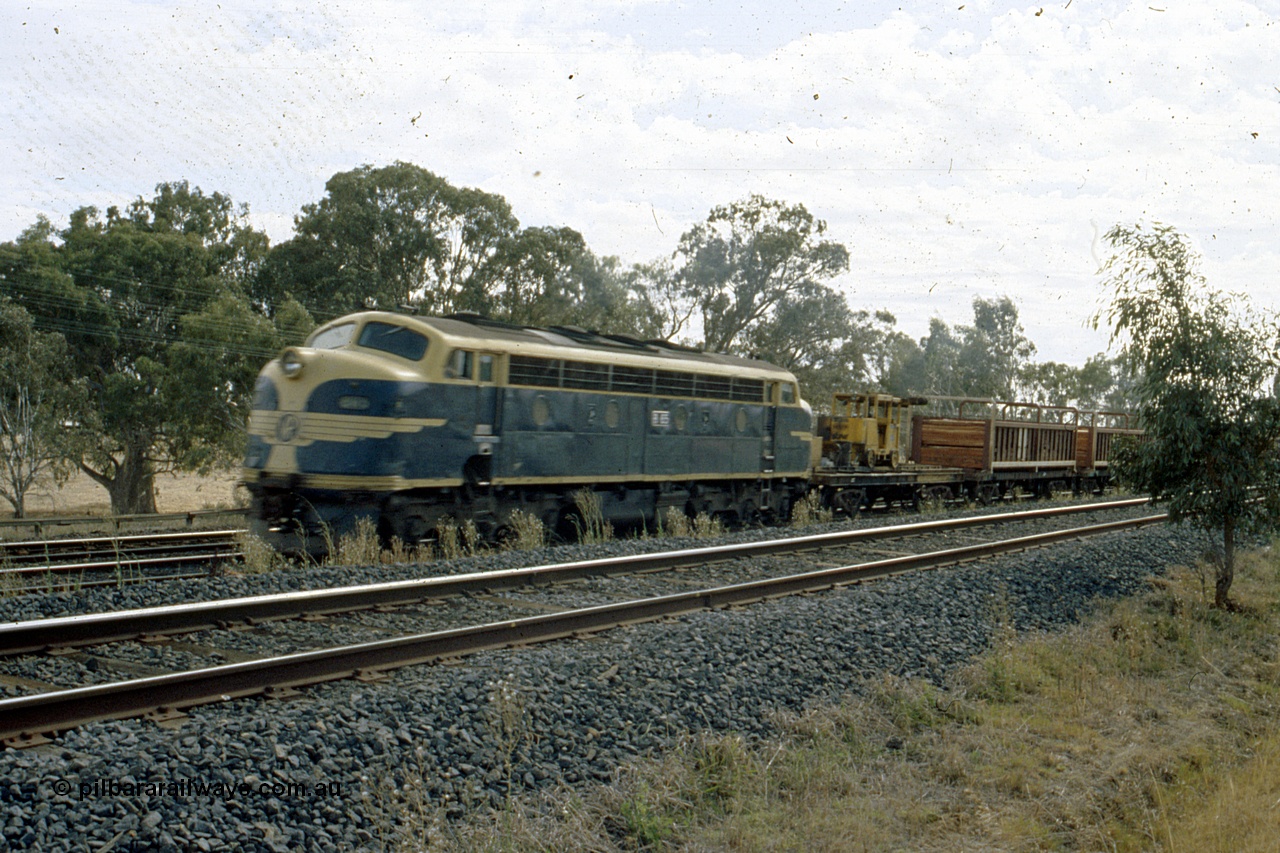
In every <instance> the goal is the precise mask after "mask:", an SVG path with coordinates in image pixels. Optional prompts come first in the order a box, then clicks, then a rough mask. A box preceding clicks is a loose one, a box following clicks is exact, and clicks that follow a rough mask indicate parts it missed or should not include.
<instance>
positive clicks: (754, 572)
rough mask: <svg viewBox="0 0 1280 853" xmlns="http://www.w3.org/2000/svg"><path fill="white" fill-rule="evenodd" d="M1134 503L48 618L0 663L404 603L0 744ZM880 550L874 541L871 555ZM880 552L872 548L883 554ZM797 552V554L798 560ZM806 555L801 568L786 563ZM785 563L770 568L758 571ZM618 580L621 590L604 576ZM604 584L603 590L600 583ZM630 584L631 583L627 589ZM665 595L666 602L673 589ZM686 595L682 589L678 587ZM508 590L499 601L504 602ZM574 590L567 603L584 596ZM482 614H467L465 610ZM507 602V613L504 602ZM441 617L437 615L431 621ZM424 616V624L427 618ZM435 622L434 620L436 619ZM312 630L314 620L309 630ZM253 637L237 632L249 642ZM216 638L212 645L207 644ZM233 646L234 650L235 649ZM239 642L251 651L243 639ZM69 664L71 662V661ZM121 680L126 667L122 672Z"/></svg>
mask: <svg viewBox="0 0 1280 853" xmlns="http://www.w3.org/2000/svg"><path fill="white" fill-rule="evenodd" d="M1141 503H1143V502H1142V501H1128V502H1116V503H1111V504H1093V505H1085V506H1072V507H1065V508H1056V509H1049V510H1033V511H1029V512H1019V513H1009V514H1003V515H1001V516H981V517H977V518H968V519H958V520H946V521H933V522H921V523H916V524H908V525H893V526H890V527H880V528H868V529H862V530H856V531H843V532H837V533H828V534H822V535H818V536H809V537H792V538H789V539H783V540H772V541H767V542H755V543H743V544H737V545H723V546H716V547H711V548H699V549H689V550H685V551H677V552H665V553H658V554H649V555H637V556H628V557H621V558H610V559H606V560H591V561H580V562H577V563H568V564H559V565H552V566H539V567H534V568H529V569H515V570H509V571H503V572H496V573H485V574H476V575H459V576H451V577H439V578H428V579H419V580H413V581H401V582H395V583H384V584H376V585H367V586H361V587H349V588H342V589H328V590H313V591H308V592H299V593H288V594H282V595H271V596H255V597H252V598H243V599H234V600H229V601H217V602H203V603H192V604H184V605H177V606H171V607H162V608H148V609H146V610H136V611H125V612H120V613H110V614H92V615H86V616H79V617H70V618H66V619H48V620H38V621H34V622H25V623H10V624H7V625H0V653H3V654H6V655H17V654H23V653H31V652H36V651H40V650H44V649H49V648H51V647H57V648H59V649H60V650H66V649H72V648H75V647H83V646H90V645H96V644H101V643H104V642H112V641H126V642H127V641H131V640H134V639H136V638H138V637H143V638H145V640H146V641H147V642H149V643H153V644H156V643H159V644H168V645H170V646H172V647H173V649H174V650H176V651H179V652H182V653H184V654H188V653H195V652H199V651H204V652H205V653H206V654H207V652H208V651H209V650H210V649H211V648H215V647H211V646H209V645H208V644H207V643H206V642H205V638H204V637H203V636H196V637H195V639H196V642H192V643H184V642H174V641H173V639H172V638H173V637H175V636H178V635H180V634H187V633H192V632H210V631H214V630H217V631H226V630H227V629H229V628H236V627H244V626H259V625H262V623H264V622H267V621H271V622H277V621H279V620H285V619H297V618H299V617H303V618H305V619H309V620H314V619H317V618H321V617H322V616H323V615H325V614H352V612H353V611H357V610H367V609H370V608H378V610H379V613H378V614H377V615H378V616H379V617H381V616H383V614H382V613H381V611H382V610H385V609H388V608H401V610H397V611H396V612H395V613H394V614H387V615H388V616H390V617H394V619H395V620H396V624H394V625H393V627H391V628H390V629H387V628H385V627H383V628H380V629H379V628H376V627H375V628H372V629H370V630H369V631H365V632H364V633H365V634H366V635H367V634H368V633H370V632H372V633H374V634H376V633H377V631H378V630H381V631H382V633H383V635H384V636H385V635H386V634H388V633H390V634H392V636H390V637H389V638H385V639H374V640H370V641H366V642H356V643H351V644H347V645H342V646H340V647H321V648H312V649H311V650H309V651H300V652H295V653H291V654H284V655H281V654H279V653H266V654H265V655H263V654H257V652H256V651H253V650H251V651H249V652H247V653H246V652H244V651H241V652H239V653H238V654H237V653H232V654H230V655H228V654H226V653H225V652H226V649H225V648H224V649H223V652H224V653H223V654H222V655H221V657H222V659H223V660H226V659H227V658H228V657H230V658H236V657H239V659H238V660H235V661H234V662H232V663H224V664H222V665H214V666H210V665H209V664H208V660H207V659H206V660H205V661H204V662H203V665H201V666H199V668H198V669H195V670H191V671H187V672H166V673H163V674H156V675H150V676H147V677H142V678H135V679H132V680H129V681H124V682H115V683H104V684H97V685H92V686H88V687H80V688H73V689H69V690H68V689H51V690H47V691H46V692H42V693H36V694H33V695H28V696H20V697H17V698H14V699H9V700H4V701H0V737H3V738H5V739H6V741H7V742H8V743H11V744H30V743H34V742H38V741H39V740H40V739H41V735H42V733H47V732H51V731H58V730H63V729H66V728H71V727H74V726H77V725H81V724H83V723H85V722H88V721H90V720H100V719H114V718H121V717H129V716H139V715H146V714H150V715H152V716H156V717H158V718H164V717H169V716H173V715H174V714H176V713H178V709H181V708H185V707H190V706H193V705H199V704H204V703H207V702H212V701H220V700H224V699H229V698H232V697H239V696H248V695H255V694H271V693H278V692H281V691H287V690H290V689H292V688H295V687H298V686H301V685H306V684H315V683H319V682H323V681H329V680H334V679H341V678H348V677H352V676H355V677H360V678H366V679H375V678H378V677H380V675H381V673H382V672H384V671H386V670H388V669H393V668H396V667H401V666H407V665H410V664H413V663H421V662H431V661H438V660H442V659H445V658H449V657H456V656H460V655H465V654H470V653H473V652H475V651H480V650H483V649H493V648H500V647H505V646H512V645H521V644H526V643H534V642H543V641H546V640H551V639H556V638H561V637H568V636H576V635H581V634H583V633H591V632H597V631H602V630H606V629H608V628H611V627H615V626H618V625H626V624H634V623H637V622H644V621H653V620H657V619H663V618H669V617H672V616H676V615H679V614H682V613H688V612H691V611H693V610H700V609H708V608H720V607H736V606H742V605H746V604H750V603H752V602H757V601H761V600H765V599H769V598H775V597H780V596H785V595H793V594H797V593H805V592H816V591H820V590H824V589H830V588H832V587H837V586H842V585H847V584H851V583H858V582H860V581H864V580H868V579H871V578H875V577H881V576H885V575H888V574H896V573H901V572H907V571H915V570H921V569H928V568H936V567H939V566H944V565H950V564H955V563H958V562H965V561H971V560H978V559H982V558H984V557H989V556H992V555H995V554H1001V553H1008V552H1010V551H1017V550H1026V549H1029V548H1036V547H1044V546H1046V545H1050V544H1053V543H1055V542H1061V541H1064V540H1067V539H1077V538H1081V537H1084V536H1090V535H1099V534H1102V533H1109V532H1116V531H1120V530H1126V529H1133V528H1136V527H1141V526H1146V525H1150V524H1154V523H1158V522H1160V521H1162V520H1163V519H1164V516H1161V515H1153V516H1144V517H1140V518H1136V519H1135V518H1130V519H1125V520H1122V521H1118V522H1108V523H1106V524H1102V525H1092V526H1089V527H1068V528H1067V529H1056V530H1049V531H1045V532H1040V533H1034V534H1031V535H1027V536H1019V537H1015V538H1012V539H1003V540H998V541H995V542H980V543H977V544H966V545H960V546H959V547H947V548H942V549H937V550H930V551H926V552H925V553H918V554H910V553H899V554H894V555H891V556H882V558H881V559H872V560H867V559H865V557H866V556H867V554H866V553H865V549H867V548H868V546H872V543H879V544H881V545H882V544H883V543H885V542H886V540H893V539H903V538H904V537H908V536H930V535H936V534H942V533H945V534H947V535H952V536H953V535H955V534H956V533H957V532H959V531H970V532H972V531H977V530H980V529H982V528H984V527H991V526H994V525H998V524H1008V523H1011V522H1028V523H1030V522H1045V521H1052V522H1054V523H1061V522H1062V521H1064V520H1067V519H1070V518H1071V516H1074V515H1077V514H1080V513H1086V512H1097V511H1099V510H1100V509H1133V508H1135V507H1137V506H1139V505H1140V504H1141ZM854 547H857V548H862V549H864V553H863V554H862V557H863V559H858V560H855V561H849V560H848V556H849V555H848V554H846V553H842V552H847V551H848V549H850V548H854ZM873 547H878V546H873ZM881 550H883V549H882V548H881ZM797 554H804V555H809V556H806V557H796V556H795V555H797ZM797 559H800V560H805V561H807V562H805V563H804V564H803V565H797V564H796V563H795V562H794V561H795V560H797ZM777 560H784V561H791V562H788V563H787V565H785V566H783V567H782V570H781V571H779V567H778V566H776V565H773V564H771V561H777ZM707 566H711V567H713V568H712V569H710V570H707V569H704V568H699V571H710V576H709V577H706V578H704V577H699V578H696V579H693V578H689V577H686V576H685V573H688V572H691V571H692V570H693V569H694V568H695V567H707ZM659 574H661V576H662V578H663V579H664V580H663V582H664V583H667V584H668V588H667V590H666V591H665V592H664V591H662V590H655V589H653V588H652V584H651V582H652V581H653V579H655V578H657V577H658V576H659ZM619 575H625V576H627V578H629V580H627V581H626V582H625V583H623V582H622V581H620V580H617V579H616V577H615V576H619ZM636 576H641V577H643V578H644V579H645V582H646V583H650V586H649V588H648V592H649V593H650V594H647V595H642V596H641V597H635V593H634V590H635V588H636V587H637V583H636ZM611 577H614V580H609V578H611ZM584 578H599V579H602V580H601V581H600V586H599V588H598V589H597V588H593V595H595V596H596V597H598V598H599V599H600V600H601V601H600V603H598V604H594V605H592V606H587V607H582V606H565V605H564V604H563V603H557V601H556V600H555V590H554V589H552V588H550V587H551V585H553V584H555V585H562V584H569V583H574V582H580V581H581V580H582V579H584ZM639 586H643V584H639ZM671 587H675V588H676V590H677V591H674V592H673V591H671ZM682 587H683V588H682ZM516 590H521V591H522V593H521V595H520V596H519V597H518V598H516V599H510V598H509V597H508V596H507V594H508V593H510V592H512V591H516ZM580 593H581V590H579V595H578V596H577V597H578V598H579V599H581V594H580ZM447 601H458V602H461V606H460V607H459V608H458V609H460V610H462V611H463V626H462V627H458V626H456V625H455V626H450V627H439V624H437V625H436V627H435V628H434V629H432V630H426V631H423V630H421V629H419V630H416V631H415V630H412V628H411V627H410V626H411V624H413V623H414V622H416V621H420V620H416V619H415V618H414V617H415V616H416V615H420V613H417V612H411V613H409V614H405V613H404V612H403V609H404V608H409V609H410V610H411V611H422V608H423V606H424V604H425V605H426V610H425V611H422V612H426V613H434V612H435V611H439V610H441V608H440V607H439V606H438V605H442V604H444V603H445V602H447ZM477 606H478V607H479V609H481V610H484V609H485V608H489V610H488V611H487V614H488V617H489V618H483V615H484V614H481V615H480V617H479V618H478V617H477V614H476V613H475V610H476V609H477ZM503 606H506V607H507V609H506V610H505V611H503V610H502V607H503ZM522 608H523V609H524V610H526V611H527V610H528V609H535V610H537V609H542V610H544V611H548V612H543V613H541V614H540V615H536V616H514V617H513V614H512V612H511V610H512V609H515V610H517V611H518V610H520V609H522ZM437 615H438V614H437ZM427 621H431V620H427ZM436 621H437V623H439V619H438V618H437V619H436ZM303 624H304V625H306V626H308V627H310V626H312V625H313V623H310V622H306V623H303ZM362 627H363V628H368V626H367V625H364V624H363V623H362V622H361V621H360V620H359V619H358V618H356V616H352V615H348V616H346V617H342V618H341V622H339V623H338V624H337V625H336V626H335V628H334V629H330V630H329V637H330V639H329V640H327V641H325V640H323V639H322V641H321V642H322V643H323V642H330V643H331V642H332V639H331V637H332V633H334V632H335V631H336V630H341V631H342V632H343V633H344V634H346V635H348V636H359V635H360V634H361V633H362V632H361V631H360V630H356V629H358V628H362ZM251 634H252V632H249V633H246V632H243V631H241V632H239V636H241V637H242V638H245V639H249V638H250V635H251ZM218 636H223V635H221V634H220V635H218ZM233 645H234V644H233ZM249 645H250V646H252V643H250V644H249ZM71 654H72V655H75V654H78V653H76V652H72V653H71ZM125 669H126V670H127V669H128V667H127V666H126V667H125Z"/></svg>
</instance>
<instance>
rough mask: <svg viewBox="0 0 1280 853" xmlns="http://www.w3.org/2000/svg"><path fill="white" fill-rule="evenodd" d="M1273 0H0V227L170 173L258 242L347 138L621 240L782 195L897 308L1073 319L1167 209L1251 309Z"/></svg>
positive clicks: (1276, 61) (1070, 335) (1081, 326)
mask: <svg viewBox="0 0 1280 853" xmlns="http://www.w3.org/2000/svg"><path fill="white" fill-rule="evenodd" d="M1278 22H1280V0H1275V2H1254V3H1248V2H1203V3H1202V2H1176V0H1148V2H1137V3H1128V2H1112V0H1101V2H1093V0H1065V2H1056V3H1055V4H1054V5H1051V6H1050V5H1045V6H1040V5H1037V4H1032V5H1020V4H1008V3H1000V2H995V0H976V2H975V0H950V2H947V3H941V4H939V3H932V2H929V3H919V4H899V3H893V2H882V0H855V2H849V3H840V2H807V0H799V2H791V3H778V2H776V1H775V0H748V2H722V0H705V1H704V2H698V3H694V2H681V0H599V1H598V2H587V0H557V2H554V3H552V2H522V1H521V0H493V1H492V2H475V0H470V1H469V2H451V0H433V2H389V0H369V2H326V0H298V2H289V1H288V0H283V1H282V0H252V2H246V0H222V2H212V0H200V2H194V1H193V0H187V2H160V1H159V0H154V2H147V0H111V2H107V0H86V2H43V0H35V2H23V0H5V2H4V3H3V7H2V8H0V93H2V94H3V97H0V139H2V140H3V149H2V150H3V151H5V152H7V157H6V158H5V159H6V160H7V161H8V165H7V166H4V167H0V241H7V240H12V239H14V238H16V237H17V236H18V235H19V234H20V233H21V232H22V231H23V229H25V228H26V227H28V226H29V225H31V224H32V223H33V222H35V220H36V217H37V216H39V215H44V216H46V217H48V218H50V219H51V220H52V221H53V222H54V224H55V225H58V226H59V227H61V226H64V225H65V224H66V220H67V217H68V215H69V214H70V213H71V211H73V210H75V209H76V208H79V207H82V206H85V205H93V206H96V207H98V208H99V209H105V208H107V207H109V206H110V205H126V204H128V203H129V202H131V201H132V200H134V199H136V198H138V197H139V196H143V197H147V198H150V197H151V195H152V194H153V192H154V189H155V186H156V185H157V184H159V183H161V182H164V181H176V180H186V181H189V182H190V183H191V184H192V185H193V186H198V187H200V188H202V189H203V190H204V191H205V192H207V193H211V192H215V191H216V192H221V193H224V194H226V195H229V196H230V197H231V198H232V199H233V200H234V201H235V202H236V203H237V204H245V205H248V208H249V211H250V221H251V222H252V223H253V224H254V225H256V226H257V227H259V228H261V229H263V230H265V231H266V232H267V233H268V234H269V235H270V236H271V239H272V242H273V243H278V242H281V241H284V240H287V239H288V238H289V237H290V236H291V234H292V228H293V221H294V217H295V216H296V215H297V214H298V213H299V212H300V210H301V209H302V207H303V206H304V205H306V204H310V203H314V202H317V201H319V200H320V199H322V198H323V197H324V185H325V182H326V181H327V180H328V179H329V178H330V177H332V176H333V175H334V174H336V173H338V172H343V171H348V170H351V169H355V168H357V167H359V166H361V165H364V164H371V165H374V166H382V165H388V164H390V163H393V162H395V161H398V160H399V161H405V162H409V163H414V164H416V165H418V166H421V167H423V168H426V169H428V170H430V171H432V172H434V173H436V174H437V175H440V176H441V177H443V178H445V179H447V180H448V181H449V182H450V183H452V184H454V185H456V186H466V187H476V188H479V189H483V190H486V191H488V192H492V193H497V194H499V195H501V196H503V197H504V198H506V199H507V201H508V202H509V203H510V204H511V207H512V210H513V212H514V213H515V215H516V216H517V218H519V220H520V222H521V224H522V225H524V226H541V225H550V226H568V227H571V228H574V229H576V230H578V231H579V232H581V233H582V234H583V236H584V237H585V239H586V241H587V245H588V246H590V247H591V249H592V250H593V251H594V252H595V253H596V254H597V255H601V256H605V255H614V256H617V257H618V258H619V259H620V260H621V261H622V262H623V263H624V264H626V265H630V264H633V263H644V262H649V261H652V260H655V259H657V258H659V257H662V256H669V255H670V254H671V253H672V252H673V251H674V250H675V248H676V245H677V244H678V242H679V239H680V235H681V234H682V233H684V232H685V231H686V230H688V229H689V228H690V227H692V226H693V225H695V224H696V223H698V222H700V221H703V220H705V219H706V217H707V214H708V213H709V212H710V211H711V209H712V208H714V207H716V206H718V205H725V204H729V203H731V202H734V201H738V200H741V199H745V198H747V197H748V196H750V195H752V194H761V195H764V196H766V197H768V198H771V199H778V200H781V201H785V202H788V203H791V204H797V203H798V204H803V205H804V206H805V207H806V208H807V209H808V210H809V211H810V212H811V213H812V214H813V215H814V216H815V217H817V218H818V219H820V220H823V221H825V222H826V224H827V229H828V230H827V237H828V238H829V239H832V240H835V241H838V242H840V243H842V244H843V245H844V246H845V247H846V248H848V250H849V253H850V269H849V272H848V273H847V274H845V275H842V276H841V277H840V278H838V279H836V280H834V281H832V282H830V283H831V284H832V285H833V286H835V287H837V288H838V289H840V290H841V291H842V292H844V293H845V294H846V295H847V297H848V300H849V303H850V305H851V306H852V307H853V308H854V309H866V310H868V311H874V310H879V309H886V310H888V311H890V312H892V313H893V314H894V316H895V317H896V318H897V322H898V327H899V328H900V329H902V330H903V331H905V332H907V333H908V334H910V335H911V336H913V337H917V338H918V337H920V336H922V335H924V334H925V333H926V332H927V331H928V325H929V321H930V319H931V318H934V317H939V318H941V319H943V320H944V321H946V322H947V323H950V324H963V323H968V322H971V321H972V317H973V313H972V303H973V300H974V299H975V298H977V297H982V298H985V299H995V298H999V297H1004V296H1007V297H1009V298H1011V299H1012V300H1013V301H1014V302H1015V304H1016V305H1017V306H1018V310H1019V314H1020V317H1021V320H1022V322H1023V325H1024V327H1025V329H1026V332H1027V334H1028V336H1029V337H1030V338H1031V339H1032V341H1034V342H1035V344H1036V346H1037V348H1038V353H1037V360H1041V361H1061V362H1066V363H1068V364H1082V363H1083V362H1084V361H1085V360H1086V359H1087V358H1089V357H1090V356H1092V355H1094V354H1095V353H1098V352H1102V351H1104V350H1106V348H1107V345H1108V334H1107V331H1106V329H1105V327H1104V328H1103V329H1101V330H1094V329H1092V328H1090V319H1091V318H1092V317H1093V316H1095V315H1096V313H1097V311H1098V309H1099V307H1100V306H1101V305H1102V304H1103V302H1102V300H1103V298H1104V296H1105V294H1104V291H1103V288H1102V278H1101V276H1100V275H1099V267H1100V264H1101V263H1102V262H1103V261H1104V260H1105V258H1106V257H1107V255H1108V247H1107V244H1106V241H1105V240H1104V239H1103V238H1104V235H1105V233H1106V232H1107V230H1108V229H1109V228H1110V227H1112V226H1113V225H1115V224H1118V223H1123V224H1134V223H1139V222H1142V223H1148V224H1149V223H1153V222H1161V223H1165V224H1169V225H1172V226H1174V227H1176V228H1178V229H1179V230H1181V231H1183V232H1184V233H1186V234H1187V235H1188V236H1189V237H1190V238H1191V240H1192V242H1193V244H1194V245H1195V247H1196V248H1197V250H1198V251H1199V252H1200V253H1201V255H1202V257H1203V267H1202V271H1203V272H1204V274H1205V275H1206V277H1207V278H1208V280H1209V282H1210V284H1211V285H1212V286H1214V287H1216V288H1219V289H1221V290H1224V291H1231V292H1240V293H1246V294H1248V296H1249V298H1250V300H1251V301H1252V303H1253V304H1254V306H1255V307H1258V308H1261V309H1264V310H1275V309H1280V279H1278V277H1277V271H1278V270H1280V243H1278V241H1277V239H1276V238H1277V224H1278V222H1277V220H1278V219H1280V23H1278Z"/></svg>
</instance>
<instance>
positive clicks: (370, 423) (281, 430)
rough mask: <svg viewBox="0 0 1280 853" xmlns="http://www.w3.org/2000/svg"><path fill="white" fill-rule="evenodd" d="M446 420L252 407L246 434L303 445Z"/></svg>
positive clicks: (413, 429)
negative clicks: (253, 408)
mask: <svg viewBox="0 0 1280 853" xmlns="http://www.w3.org/2000/svg"><path fill="white" fill-rule="evenodd" d="M446 423H447V421H446V420H445V419H444V418H380V417H376V416H372V415H330V414H322V413H319V412H267V411H260V410H255V411H254V412H252V413H251V414H250V415H249V434H250V435H256V436H259V437H261V438H265V439H267V440H268V441H269V442H271V443H279V444H292V445H296V446H298V447H306V446H307V445H309V444H313V443H314V442H317V441H333V442H339V443H342V444H348V443H350V442H353V441H355V440H356V439H358V438H390V437H391V436H392V435H393V434H395V433H416V432H422V431H423V430H424V429H431V428H433V427H441V426H444V425H445V424H446Z"/></svg>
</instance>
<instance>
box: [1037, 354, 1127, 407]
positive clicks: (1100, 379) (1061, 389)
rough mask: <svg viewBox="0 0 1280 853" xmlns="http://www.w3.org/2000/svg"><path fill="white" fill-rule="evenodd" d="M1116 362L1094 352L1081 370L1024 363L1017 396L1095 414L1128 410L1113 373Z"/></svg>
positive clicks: (1116, 370)
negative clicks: (1100, 411)
mask: <svg viewBox="0 0 1280 853" xmlns="http://www.w3.org/2000/svg"><path fill="white" fill-rule="evenodd" d="M1120 370H1121V368H1120V365H1119V362H1117V361H1113V360H1112V359H1109V358H1107V356H1106V355H1104V354H1102V353H1098V354H1097V355H1095V356H1092V357H1091V358H1090V359H1089V360H1088V361H1086V362H1085V363H1084V365H1083V366H1081V367H1074V366H1072V365H1070V364H1062V363H1061V362H1057V361H1046V362H1040V363H1037V364H1027V365H1025V366H1024V367H1023V368H1022V369H1021V371H1019V377H1018V386H1019V391H1018V392H1017V396H1018V399H1019V400H1022V401H1025V402H1028V403H1039V404H1040V405H1043V406H1074V407H1076V408H1078V409H1084V410H1090V411H1098V410H1107V411H1129V410H1130V409H1131V408H1132V407H1133V406H1132V405H1131V404H1130V401H1128V400H1125V399H1124V398H1123V396H1122V394H1123V391H1122V388H1121V383H1120V379H1119V378H1118V376H1117V374H1118V373H1119V372H1120Z"/></svg>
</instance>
